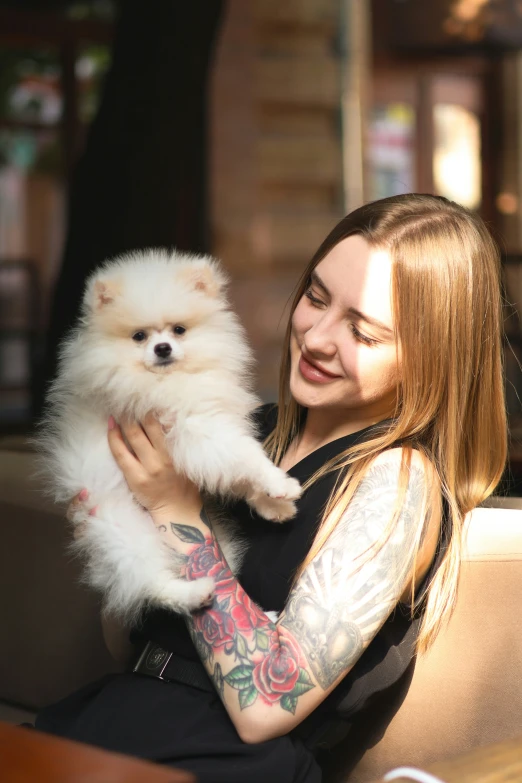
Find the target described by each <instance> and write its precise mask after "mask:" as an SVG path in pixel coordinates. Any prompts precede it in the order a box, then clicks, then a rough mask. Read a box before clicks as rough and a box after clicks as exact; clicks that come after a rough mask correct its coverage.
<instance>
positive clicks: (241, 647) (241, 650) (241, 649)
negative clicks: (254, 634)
mask: <svg viewBox="0 0 522 783" xmlns="http://www.w3.org/2000/svg"><path fill="white" fill-rule="evenodd" d="M234 642H235V645H236V650H237V653H238V655H240V656H241V657H242V658H247V657H248V647H247V643H246V642H245V639H244V637H243V636H240V635H239V634H236V636H235V638H234Z"/></svg>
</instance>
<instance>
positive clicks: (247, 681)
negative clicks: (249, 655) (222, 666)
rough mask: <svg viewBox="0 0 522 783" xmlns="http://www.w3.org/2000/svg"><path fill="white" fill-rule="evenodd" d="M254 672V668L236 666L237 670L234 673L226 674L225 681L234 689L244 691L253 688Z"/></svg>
mask: <svg viewBox="0 0 522 783" xmlns="http://www.w3.org/2000/svg"><path fill="white" fill-rule="evenodd" d="M253 671H254V667H253V666H249V665H248V664H245V663H242V664H241V665H240V666H236V667H235V669H232V671H229V673H228V674H225V676H224V678H223V679H224V680H225V682H227V683H228V684H229V685H231V686H232V688H236V689H237V690H238V691H242V690H245V689H246V688H250V687H251V685H252V672H253Z"/></svg>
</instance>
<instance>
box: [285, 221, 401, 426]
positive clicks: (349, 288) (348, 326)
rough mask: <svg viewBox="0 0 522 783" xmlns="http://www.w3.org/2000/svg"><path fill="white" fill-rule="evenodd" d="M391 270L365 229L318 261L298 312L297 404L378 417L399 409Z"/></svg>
mask: <svg viewBox="0 0 522 783" xmlns="http://www.w3.org/2000/svg"><path fill="white" fill-rule="evenodd" d="M391 271H392V262H391V258H390V256H389V254H388V253H387V252H386V251H384V250H379V249H374V248H372V247H371V246H370V245H369V244H368V242H367V241H366V240H365V239H363V238H362V237H361V236H358V235H355V236H350V237H347V238H346V239H343V240H342V241H341V242H339V244H337V245H336V246H335V247H334V248H333V249H332V250H330V252H329V253H328V255H326V256H325V258H323V260H322V261H321V262H320V263H319V264H318V265H317V266H316V268H315V270H314V272H313V275H312V280H311V283H310V286H309V288H308V290H307V291H306V293H305V294H304V296H303V297H302V299H301V300H300V302H299V304H298V305H297V308H296V310H295V311H294V315H293V318H292V335H291V343H290V355H291V373H290V391H291V393H292V395H293V397H294V399H295V400H296V401H297V402H298V403H300V404H301V405H303V406H304V407H306V408H310V409H313V408H324V409H330V410H331V411H332V412H334V411H335V412H337V413H338V414H339V415H341V416H342V415H343V414H344V415H345V416H346V415H349V416H353V415H355V416H357V417H358V418H364V417H368V419H372V420H375V421H378V420H380V419H382V418H386V417H387V416H389V415H390V414H391V413H392V412H393V410H394V405H395V400H396V394H397V387H398V380H399V368H398V366H397V349H396V344H395V339H394V335H393V317H392V307H391Z"/></svg>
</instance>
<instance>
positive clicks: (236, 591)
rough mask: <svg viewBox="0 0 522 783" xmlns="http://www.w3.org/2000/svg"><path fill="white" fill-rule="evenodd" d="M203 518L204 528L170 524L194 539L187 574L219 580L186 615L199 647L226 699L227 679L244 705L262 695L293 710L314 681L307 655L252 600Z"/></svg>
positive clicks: (267, 702)
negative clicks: (203, 604)
mask: <svg viewBox="0 0 522 783" xmlns="http://www.w3.org/2000/svg"><path fill="white" fill-rule="evenodd" d="M201 519H202V521H203V522H204V524H205V528H206V532H203V531H202V530H200V529H198V528H195V527H190V526H187V525H180V524H176V523H172V525H171V530H172V532H173V533H174V534H175V535H177V536H178V538H179V539H180V540H181V541H183V542H185V543H188V544H190V545H191V546H190V548H189V551H188V555H187V559H186V563H185V570H184V573H185V577H186V579H189V580H191V579H197V578H199V577H200V576H211V577H213V579H214V580H215V585H216V587H215V591H214V598H213V602H212V605H211V606H209V607H208V608H205V609H203V610H202V611H200V612H196V613H194V614H193V615H192V616H191V617H190V618H188V619H187V626H188V629H189V632H190V634H191V636H192V639H193V641H194V644H195V646H196V649H197V650H198V653H199V655H200V657H201V659H202V660H203V662H205V663H206V664H207V670H208V672H209V674H210V676H211V677H212V679H213V680H214V683H215V685H216V689H217V691H218V692H219V693H220V695H221V698H222V699H225V688H224V686H225V684H227V685H229V686H230V688H231V689H232V692H236V693H237V699H238V704H239V708H240V710H244V709H245V708H246V707H250V706H252V705H253V704H254V703H256V701H257V700H258V699H259V700H260V701H261V702H263V703H264V704H265V705H268V706H280V707H281V708H282V709H283V710H286V711H287V712H291V713H292V714H294V713H295V710H296V707H297V702H298V699H299V697H300V696H302V695H303V694H304V693H306V692H307V691H309V690H311V689H312V688H313V687H314V685H313V683H312V681H311V679H310V676H309V674H308V672H307V671H306V669H305V666H306V661H305V659H304V657H303V655H302V653H301V651H300V650H299V648H298V646H297V645H296V644H295V641H294V640H293V638H292V635H291V634H290V633H288V632H286V633H280V632H279V631H278V628H277V626H276V625H275V624H274V623H273V622H272V621H271V620H270V619H269V617H267V615H266V614H265V613H264V612H263V611H262V610H261V609H260V608H259V607H258V606H257V605H256V604H255V603H254V602H253V601H251V600H250V598H249V597H248V595H247V594H246V593H245V591H244V590H243V588H242V587H241V585H240V584H239V583H238V582H237V580H236V579H235V577H234V575H233V574H232V572H231V570H230V568H229V567H228V564H227V563H226V560H225V558H224V557H223V554H222V552H221V549H220V547H219V545H218V542H217V540H216V538H215V537H214V536H213V534H212V529H211V521H210V519H209V517H208V516H207V515H206V514H205V512H204V511H203V512H202V516H201Z"/></svg>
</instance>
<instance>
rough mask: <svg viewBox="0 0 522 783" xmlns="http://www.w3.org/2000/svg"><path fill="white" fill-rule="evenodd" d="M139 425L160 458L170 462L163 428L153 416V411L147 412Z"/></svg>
mask: <svg viewBox="0 0 522 783" xmlns="http://www.w3.org/2000/svg"><path fill="white" fill-rule="evenodd" d="M141 426H142V427H143V430H144V431H145V434H146V436H147V438H148V439H149V441H150V443H151V444H152V445H153V447H154V448H155V450H156V451H157V452H158V454H159V455H160V457H161V459H162V460H163V461H164V462H167V463H168V464H170V463H171V462H172V458H171V456H170V454H169V452H168V450H167V445H166V443H165V434H164V432H163V428H162V426H161V424H160V422H159V421H158V419H157V418H156V416H154V414H153V413H148V414H147V415H146V416H145V418H144V419H143V421H142V423H141Z"/></svg>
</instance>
